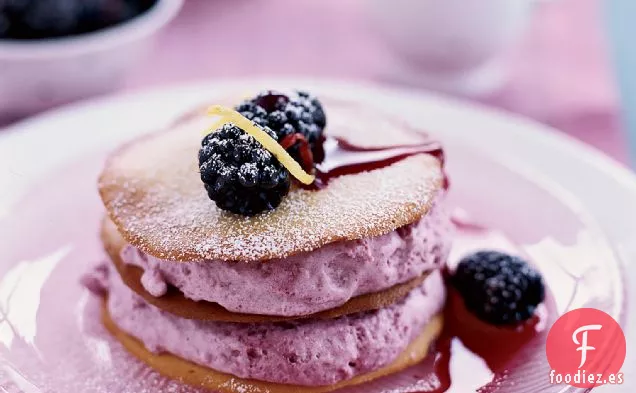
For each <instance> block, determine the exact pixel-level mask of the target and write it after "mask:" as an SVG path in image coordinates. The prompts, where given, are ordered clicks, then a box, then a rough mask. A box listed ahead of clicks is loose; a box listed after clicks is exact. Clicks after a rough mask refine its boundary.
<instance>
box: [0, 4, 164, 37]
mask: <svg viewBox="0 0 636 393" xmlns="http://www.w3.org/2000/svg"><path fill="white" fill-rule="evenodd" d="M156 2H157V0H0V38H9V39H42V38H53V37H65V36H70V35H77V34H83V33H89V32H93V31H96V30H99V29H103V28H106V27H109V26H113V25H115V24H118V23H121V22H124V21H126V20H128V19H131V18H133V17H135V16H137V15H139V14H141V13H143V12H145V11H147V10H148V9H150V8H151V7H152V6H154V4H155V3H156Z"/></svg>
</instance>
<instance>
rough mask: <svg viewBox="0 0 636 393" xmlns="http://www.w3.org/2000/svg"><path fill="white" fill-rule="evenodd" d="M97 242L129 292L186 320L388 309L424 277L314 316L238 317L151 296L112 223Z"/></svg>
mask: <svg viewBox="0 0 636 393" xmlns="http://www.w3.org/2000/svg"><path fill="white" fill-rule="evenodd" d="M101 240H102V242H103V244H104V249H105V250H106V253H107V254H108V256H109V257H110V259H111V261H112V263H113V264H114V266H115V268H116V270H117V272H118V273H119V275H120V276H121V278H122V280H123V281H124V283H125V284H126V285H127V286H128V287H129V288H130V289H132V290H133V291H135V292H136V293H137V294H138V295H140V296H141V297H142V298H144V300H145V301H147V302H148V303H150V304H152V305H153V306H155V307H158V308H160V309H162V310H164V311H167V312H169V313H172V314H174V315H178V316H180V317H182V318H188V319H198V320H211V321H222V322H239V323H254V322H279V321H288V320H293V319H302V318H318V319H332V318H337V317H340V316H342V315H348V314H353V313H357V312H361V311H370V310H377V309H380V308H384V307H387V306H390V305H392V304H394V303H396V302H398V301H399V300H401V299H403V298H404V297H405V296H406V295H407V294H408V293H409V292H410V291H411V290H412V289H414V288H416V287H418V286H419V285H421V284H422V282H423V281H424V279H425V278H426V276H427V275H428V274H424V275H423V276H421V277H418V278H415V279H412V280H410V281H407V282H406V283H404V284H399V285H395V286H393V287H391V288H389V289H386V290H384V291H380V292H376V293H370V294H365V295H360V296H356V297H354V298H352V299H351V300H349V301H348V302H346V303H345V304H343V305H342V306H339V307H336V308H332V309H330V310H325V311H321V312H318V313H315V314H309V315H303V316H294V317H282V316H269V315H255V314H242V313H233V312H231V311H228V310H226V309H225V308H223V307H222V306H221V305H219V304H217V303H213V302H206V301H194V300H191V299H188V298H186V297H185V296H183V294H182V293H181V292H180V291H179V290H178V289H177V288H174V287H170V289H169V290H168V293H166V294H165V295H163V296H161V297H155V296H152V295H151V294H150V293H148V292H147V291H146V290H145V289H144V287H143V285H142V284H141V275H142V274H143V269H141V268H140V267H137V266H133V265H127V264H125V263H124V262H123V261H122V260H121V257H120V255H121V250H122V249H123V248H124V246H126V241H125V240H124V239H123V238H122V237H121V235H120V234H119V233H118V232H117V228H116V227H115V225H114V224H113V223H112V221H110V220H109V219H107V218H106V219H104V220H103V221H102V228H101Z"/></svg>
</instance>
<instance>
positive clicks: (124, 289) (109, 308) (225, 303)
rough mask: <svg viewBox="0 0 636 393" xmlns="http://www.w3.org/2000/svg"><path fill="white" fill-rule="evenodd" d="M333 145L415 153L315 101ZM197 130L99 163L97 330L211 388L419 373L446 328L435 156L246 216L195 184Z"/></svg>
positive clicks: (166, 135)
mask: <svg viewBox="0 0 636 393" xmlns="http://www.w3.org/2000/svg"><path fill="white" fill-rule="evenodd" d="M326 108H327V110H328V113H329V120H330V125H329V129H328V131H327V132H328V133H329V135H335V136H340V137H344V138H346V139H347V140H349V141H352V142H354V143H358V144H363V145H369V146H373V145H388V144H399V143H411V142H412V141H413V134H412V130H410V129H408V127H406V126H403V125H401V124H400V123H399V122H396V121H395V119H393V118H391V117H389V116H386V115H383V114H381V113H379V112H378V111H377V110H375V109H373V108H365V107H360V106H355V105H350V104H346V103H342V102H327V105H326ZM207 126H209V120H208V119H206V118H205V117H204V116H203V115H202V114H199V113H194V114H192V115H190V116H186V117H184V118H183V119H182V120H180V121H179V122H178V123H177V124H175V125H173V126H171V127H170V128H169V129H166V130H164V131H161V132H157V133H153V134H151V135H149V136H145V137H142V138H140V139H137V140H135V141H133V142H131V143H128V144H127V145H125V146H123V147H121V148H119V149H118V150H116V151H115V152H114V153H112V154H111V156H110V157H109V158H108V161H107V163H106V165H105V168H104V170H103V172H102V174H101V176H100V179H99V192H100V195H101V197H102V200H103V203H104V206H105V208H106V213H107V214H106V217H105V218H104V220H103V223H102V228H101V239H102V242H103V244H104V248H105V250H106V252H107V254H108V256H109V261H108V262H107V263H105V264H104V265H102V266H100V267H99V268H98V269H96V270H95V271H94V273H93V274H92V276H91V278H92V280H89V281H87V282H88V283H89V285H90V287H91V288H93V289H94V290H96V291H98V292H99V293H100V294H102V295H103V296H104V312H103V318H104V323H105V326H106V327H107V328H108V330H109V331H110V332H111V333H112V334H113V335H114V336H115V337H116V338H117V339H118V340H119V341H120V342H121V343H122V344H123V345H124V346H125V347H126V348H127V349H128V350H129V351H130V352H131V353H132V354H133V355H135V356H136V357H138V358H139V359H140V360H141V361H143V362H145V363H147V364H149V365H150V366H151V367H153V368H155V369H156V370H157V371H159V372H160V373H162V374H164V375H166V376H168V377H172V378H176V379H179V380H181V381H184V382H186V383H188V384H192V385H195V386H200V387H205V388H209V389H213V390H219V391H223V392H232V393H235V392H242V391H250V392H260V391H262V392H266V391H267V392H273V393H275V392H327V391H332V390H335V389H338V388H340V387H343V386H348V385H353V384H359V383H362V382H366V381H369V380H372V379H375V378H378V377H381V376H384V375H387V374H390V373H394V372H397V371H399V370H401V369H404V368H406V367H408V366H410V365H413V364H415V363H417V362H419V361H421V360H422V359H423V358H424V357H425V356H426V355H427V353H428V351H429V347H430V346H431V344H432V342H433V341H434V339H435V337H437V335H438V334H439V332H440V330H441V327H442V317H441V311H442V308H443V304H444V301H445V295H446V293H445V288H444V282H443V279H442V274H441V269H442V268H443V266H444V264H445V262H446V257H447V254H448V251H449V247H450V223H449V218H448V215H447V213H446V212H445V210H444V207H443V203H442V202H443V197H444V193H445V190H444V186H443V185H444V175H443V171H442V167H441V166H442V165H441V163H440V162H439V161H438V159H437V158H435V157H434V156H432V155H427V154H420V155H415V156H412V157H408V158H405V159H403V160H401V161H399V162H397V163H394V164H392V165H390V166H387V167H385V168H381V169H376V170H373V171H370V172H363V173H358V174H354V175H347V176H342V177H339V178H336V179H334V180H332V182H331V183H330V184H329V186H328V187H326V188H324V189H322V190H319V191H311V190H303V189H300V188H293V189H292V190H291V191H290V193H289V195H288V196H287V197H286V198H285V199H284V200H283V202H282V204H281V205H280V206H279V207H278V208H276V209H275V210H273V211H271V212H268V213H265V214H260V215H257V216H254V217H244V216H239V215H234V214H231V213H228V212H224V211H221V210H219V209H218V208H217V207H216V206H215V205H214V203H213V202H212V201H210V200H209V199H208V197H207V195H206V192H205V189H204V187H203V184H202V183H201V180H200V179H199V174H198V167H197V152H198V149H199V146H200V143H201V135H202V134H201V132H202V130H204V129H205V128H206V127H207Z"/></svg>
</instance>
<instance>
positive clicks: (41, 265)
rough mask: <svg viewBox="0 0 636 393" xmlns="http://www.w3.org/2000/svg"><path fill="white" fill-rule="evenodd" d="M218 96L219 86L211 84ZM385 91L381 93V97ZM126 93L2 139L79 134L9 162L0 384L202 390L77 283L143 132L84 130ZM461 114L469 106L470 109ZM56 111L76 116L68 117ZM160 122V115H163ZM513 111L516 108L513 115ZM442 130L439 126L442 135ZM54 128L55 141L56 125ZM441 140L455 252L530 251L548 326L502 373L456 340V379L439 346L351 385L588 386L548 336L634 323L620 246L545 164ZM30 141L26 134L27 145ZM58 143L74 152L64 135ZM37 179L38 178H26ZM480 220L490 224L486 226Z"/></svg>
mask: <svg viewBox="0 0 636 393" xmlns="http://www.w3.org/2000/svg"><path fill="white" fill-rule="evenodd" d="M323 90H325V88H324V87H323ZM193 91H194V90H193ZM193 91H190V92H189V93H187V94H185V93H183V92H181V93H180V94H182V95H184V94H185V95H186V96H188V97H190V98H189V100H183V101H182V103H181V104H180V105H182V106H181V107H180V108H176V109H175V110H174V111H173V112H170V116H168V115H166V114H164V115H163V116H164V117H165V119H162V122H163V123H165V121H167V119H168V118H170V117H174V115H176V114H177V113H178V112H180V111H181V110H183V109H184V108H185V105H186V104H187V105H191V104H194V103H195V102H200V101H202V100H203V97H204V95H203V92H202V91H198V90H196V91H197V93H196V94H194V93H193ZM364 93H365V94H367V95H368V94H372V92H371V91H366V92H364ZM173 94H177V93H170V92H165V93H162V95H160V96H162V98H161V100H160V101H158V100H159V99H158V98H156V97H157V95H155V96H154V101H153V100H151V99H148V100H146V99H147V98H148V97H149V96H141V97H128V98H125V99H123V100H124V101H126V100H128V101H127V102H128V103H127V104H126V105H125V106H126V107H130V102H134V104H133V105H137V107H136V108H137V112H136V114H137V115H138V116H139V117H140V118H148V119H150V118H151V117H152V116H153V113H158V112H157V111H160V110H161V105H165V102H166V100H168V99H169V98H170V97H171V96H173ZM206 94H207V96H208V97H209V96H210V94H209V91H207V92H206ZM338 94H339V93H338ZM373 94H375V93H373ZM376 97H377V98H378V100H379V99H381V97H380V96H379V93H377V95H376ZM404 99H406V98H404ZM119 101H121V100H119ZM119 101H118V100H116V99H115V100H110V101H107V102H102V103H94V104H92V105H91V106H90V107H88V108H87V107H85V108H84V109H83V110H81V108H80V109H75V110H72V109H66V110H65V111H63V112H61V113H58V114H49V115H47V116H48V117H46V118H44V119H43V120H41V121H33V122H31V123H25V124H23V125H22V126H19V127H18V129H19V128H20V127H23V128H29V130H26V131H25V133H24V135H30V137H29V138H30V139H29V140H28V143H27V138H26V137H22V136H20V137H21V138H16V134H13V135H8V137H11V138H13V139H12V140H13V142H11V138H5V139H6V140H7V141H8V142H6V141H3V139H2V138H3V136H2V135H0V144H2V143H5V142H6V143H14V144H15V147H14V148H15V151H18V152H19V151H20V149H26V148H27V146H28V144H29V143H33V144H35V145H38V146H39V147H38V148H40V149H49V148H50V149H53V147H46V148H44V147H43V146H44V145H43V144H42V143H38V137H39V136H42V135H45V134H46V133H47V132H49V130H47V129H45V128H46V127H44V125H46V124H49V125H51V124H54V123H56V122H59V125H58V127H59V128H60V129H62V128H63V129H64V131H61V132H68V133H70V134H68V135H70V136H71V137H72V138H74V140H75V143H76V145H74V146H72V147H69V154H68V156H69V157H64V159H60V158H59V157H53V156H52V155H47V154H44V155H43V156H42V157H38V154H39V153H38V152H32V155H31V156H30V157H28V158H29V161H30V162H31V163H32V164H33V165H34V167H35V165H36V164H37V166H38V168H37V169H33V170H32V171H31V170H30V169H24V172H23V174H22V175H20V173H21V172H20V170H22V169H21V168H23V167H22V165H23V164H21V163H20V161H18V160H17V159H16V161H14V162H13V165H11V162H10V163H9V164H8V165H7V166H6V167H7V168H9V172H8V173H3V172H0V188H1V187H2V186H3V183H2V181H7V182H9V183H8V185H9V187H10V188H1V189H2V190H3V191H4V190H5V189H7V190H12V191H10V192H9V193H11V195H13V197H12V198H13V199H11V200H9V199H7V200H6V203H3V199H0V242H1V245H0V391H2V392H19V391H23V392H28V393H31V392H43V393H44V392H47V393H48V392H104V393H106V392H108V393H114V392H130V393H133V392H134V393H140V392H195V391H197V390H194V389H192V388H189V387H186V386H184V385H181V384H180V383H178V382H175V381H170V380H167V379H165V378H163V377H161V376H159V375H158V374H157V373H156V372H154V371H152V370H151V369H149V368H148V367H146V366H144V365H143V364H142V363H140V362H138V361H136V360H135V359H133V358H132V357H131V356H129V355H128V354H127V353H126V352H125V350H123V349H122V347H121V346H120V345H119V344H118V343H117V342H116V341H114V340H113V339H112V338H111V337H110V336H109V335H108V333H107V332H106V331H105V330H104V328H103V327H102V326H101V323H100V321H99V302H98V300H97V299H96V298H94V297H93V296H92V295H91V294H90V293H89V292H88V291H87V290H85V289H83V288H82V287H81V286H80V285H79V278H80V275H81V274H82V273H83V272H85V271H86V269H88V267H89V266H90V265H91V264H93V263H94V262H96V261H98V260H100V259H101V258H102V251H101V248H100V244H99V242H98V239H97V227H98V222H99V219H100V217H101V215H102V213H103V211H102V208H101V204H100V201H99V198H98V196H97V194H96V187H95V179H96V176H97V173H98V172H99V170H100V167H101V164H102V162H103V159H104V154H105V152H106V151H107V150H109V149H110V148H111V147H112V146H114V145H116V144H117V143H120V142H121V141H122V140H124V139H127V138H129V137H130V136H131V135H132V134H134V133H139V129H135V128H134V127H132V126H129V129H127V131H126V132H124V131H121V130H117V131H116V132H114V133H113V135H111V137H105V136H104V135H103V134H101V133H100V134H99V135H100V136H99V138H101V139H99V138H97V140H100V141H101V142H96V139H95V138H93V139H92V135H91V134H90V133H87V131H86V127H89V126H88V125H92V124H95V125H96V126H97V127H98V128H99V125H98V122H99V121H100V120H99V116H104V113H105V112H108V113H109V117H111V116H112V118H113V122H114V123H113V124H115V123H117V122H118V121H119V122H121V119H119V120H117V119H116V118H118V117H121V116H124V117H125V116H126V115H125V114H124V113H125V110H124V109H123V108H124V105H123V104H122V103H121V102H119ZM177 101H179V100H177ZM142 102H143V103H142ZM158 102H163V104H161V105H160V104H158ZM139 108H142V109H139ZM120 110H121V111H123V112H118V111H120ZM457 110H458V111H459V112H461V107H458V109H457ZM118 113H119V114H121V116H119V115H118ZM56 116H57V117H63V118H64V119H60V120H56V119H55V117H56ZM160 117H161V115H160ZM45 120H46V121H45ZM136 121H137V122H139V120H136ZM153 121H154V122H155V123H157V121H158V120H157V117H154V118H153ZM438 121H440V122H443V121H444V120H443V119H441V120H440V119H438ZM502 121H506V118H505V117H502ZM131 124H134V122H131ZM155 125H156V124H155ZM71 126H74V127H76V129H75V131H73V130H68V128H69V127H71ZM434 126H435V124H433V123H430V127H429V128H431V129H433V131H434V132H433V134H435V128H433V127H434ZM102 127H103V126H102ZM35 128H37V130H34V129H35ZM53 128H55V127H53ZM82 128H83V130H81V129H82ZM78 130H79V131H78ZM16 131H17V130H16ZM106 132H107V129H104V133H106ZM94 135H95V134H93V136H94ZM436 136H437V135H436ZM42 137H44V136H42ZM47 137H48V138H51V136H50V134H49V135H48V136H47ZM441 137H442V139H443V140H444V142H445V144H446V146H447V152H448V154H447V157H448V170H449V175H450V179H451V194H450V198H449V203H450V204H451V205H452V206H453V207H454V209H455V210H454V211H455V213H456V218H457V219H458V221H461V222H463V223H470V225H464V226H463V228H461V229H460V231H459V236H458V241H457V242H456V245H455V247H454V249H453V252H452V255H451V259H452V261H456V260H457V259H458V258H459V257H461V255H463V254H464V253H466V252H467V251H469V250H472V249H477V248H499V249H504V250H510V251H512V252H515V253H519V254H523V255H525V256H526V257H527V258H529V259H530V260H531V261H532V262H533V263H534V264H535V265H536V266H537V267H538V268H539V269H540V270H541V272H542V273H543V274H544V276H545V279H546V282H547V285H548V288H549V292H550V296H549V298H548V302H547V304H546V308H545V309H544V310H543V311H544V318H543V319H542V321H543V323H544V326H542V330H541V332H539V333H538V334H537V335H536V336H534V337H532V338H531V339H529V340H528V341H527V342H526V343H525V344H524V345H523V346H522V347H521V348H520V349H519V350H518V351H517V352H515V354H514V356H510V357H509V358H507V360H506V362H505V365H504V366H503V367H500V368H498V369H496V372H493V371H491V367H489V364H490V363H489V361H488V359H484V358H483V356H476V355H475V354H474V353H472V352H471V351H470V350H469V349H468V348H467V345H466V344H465V343H464V342H462V340H460V339H458V338H453V339H451V340H450V344H449V345H450V363H449V364H448V365H447V366H448V371H449V373H450V380H451V385H450V387H448V386H445V384H446V382H447V381H446V380H445V379H446V378H445V375H443V374H444V373H443V372H442V373H441V374H440V364H441V363H440V362H442V363H443V361H444V360H443V359H442V360H440V357H443V356H441V355H443V354H440V356H438V359H437V363H436V359H434V357H432V356H431V357H429V358H428V359H427V360H426V361H424V362H423V363H422V364H420V365H417V366H415V367H412V368H410V369H408V370H405V371H403V372H401V373H399V374H398V375H395V376H392V377H389V378H385V379H381V380H379V381H377V382H375V383H372V384H370V385H364V386H361V387H358V388H354V389H349V390H348V391H349V392H360V393H362V392H370V391H372V392H387V393H388V392H441V391H449V392H469V391H476V390H478V389H480V388H481V390H480V391H483V392H515V393H519V392H537V391H542V392H565V391H576V390H575V389H574V388H568V387H566V386H557V385H550V384H549V383H548V373H549V366H548V364H547V361H546V358H545V335H546V333H547V328H548V327H549V325H550V323H552V322H553V321H554V319H555V318H556V317H557V316H558V315H560V314H562V313H564V312H565V311H567V310H569V309H571V308H573V307H583V306H586V307H595V308H598V309H601V310H604V311H606V312H607V313H609V314H610V315H612V316H613V317H615V318H616V319H618V320H619V321H620V322H624V319H625V309H624V307H625V299H624V288H625V286H624V282H623V280H622V278H621V277H622V275H621V269H622V267H621V263H620V260H619V258H618V257H617V253H616V250H615V249H614V247H613V245H612V243H611V242H610V241H608V240H607V239H606V236H605V234H604V233H603V232H602V231H601V229H600V227H599V225H598V224H597V223H596V221H595V217H594V215H593V214H591V213H590V212H589V211H587V210H586V207H585V205H584V204H583V203H582V202H581V201H579V199H577V198H576V197H575V196H574V195H573V194H572V193H571V192H569V191H568V190H567V189H566V188H565V187H563V186H562V185H561V184H558V183H557V182H555V181H554V180H552V179H551V178H550V177H549V176H544V175H542V174H539V173H537V172H536V171H533V168H532V166H531V165H527V166H523V165H516V166H515V165H513V164H511V162H512V161H510V162H506V161H503V160H502V159H501V158H498V157H493V156H492V155H490V154H485V153H484V152H483V151H480V149H478V148H476V147H475V146H473V145H471V144H469V143H465V141H464V140H462V138H459V137H454V136H453V135H451V134H448V135H446V134H445V135H441ZM18 139H21V143H22V144H19V145H18V143H17V142H16V140H18ZM66 140H67V139H62V137H60V139H59V141H66ZM5 146H6V145H5ZM52 146H56V147H55V148H57V149H63V147H62V145H61V144H60V145H52ZM1 153H2V151H1V150H0V154H1ZM12 157H13V158H15V157H17V153H16V156H9V159H12ZM20 157H22V158H23V159H24V157H23V156H22V155H20ZM23 162H24V161H23ZM1 164H3V163H2V162H0V166H1ZM4 164H7V163H4ZM16 168H17V169H16ZM36 171H37V172H38V173H37V175H35V172H36ZM16 173H17V174H18V175H17V176H16ZM31 175H32V176H31ZM2 176H5V177H6V179H2ZM27 177H29V179H30V180H29V181H25V178H27ZM7 179H9V180H7ZM11 181H13V183H10V182H11ZM18 193H20V195H19V198H18ZM474 224H476V226H478V227H483V228H490V229H489V230H482V229H479V228H476V227H474V226H475V225H474ZM492 339H493V340H497V337H493V338H492ZM628 343H629V341H628ZM496 345H497V344H496V343H495V342H493V346H496ZM482 355H483V354H482ZM442 366H444V365H442ZM445 389H446V390H445Z"/></svg>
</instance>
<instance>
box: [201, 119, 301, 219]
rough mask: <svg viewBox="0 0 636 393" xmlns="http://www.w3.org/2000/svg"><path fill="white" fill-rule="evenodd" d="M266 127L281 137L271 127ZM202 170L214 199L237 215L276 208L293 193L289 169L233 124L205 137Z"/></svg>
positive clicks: (270, 132)
mask: <svg viewBox="0 0 636 393" xmlns="http://www.w3.org/2000/svg"><path fill="white" fill-rule="evenodd" d="M263 130H264V131H265V132H267V133H268V134H269V135H270V136H271V137H273V138H274V139H277V137H276V135H275V133H274V132H273V131H272V130H271V129H269V128H264V129H263ZM199 170H200V173H201V180H202V181H203V183H204V184H205V189H206V191H207V192H208V196H209V197H210V199H212V200H214V201H215V202H216V205H217V206H218V207H219V208H221V209H223V210H227V211H230V212H232V213H236V214H241V215H246V216H251V215H255V214H258V213H261V212H264V211H267V210H272V209H274V208H276V207H277V206H278V205H279V204H280V202H281V201H282V199H283V197H284V196H285V195H287V193H288V192H289V186H290V179H289V172H288V171H287V169H285V168H284V167H283V166H282V165H281V164H280V162H279V161H278V160H277V159H276V157H274V155H272V153H270V152H269V151H268V150H266V149H265V148H264V147H263V146H262V145H261V144H260V143H259V142H258V141H256V139H254V137H252V136H251V135H249V134H247V133H246V132H244V131H243V130H242V129H240V128H239V127H237V126H236V125H234V124H231V123H226V124H224V125H223V126H222V127H221V128H220V129H218V130H216V131H214V132H212V133H210V134H208V135H206V136H205V138H204V139H203V141H202V142H201V149H200V150H199Z"/></svg>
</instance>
